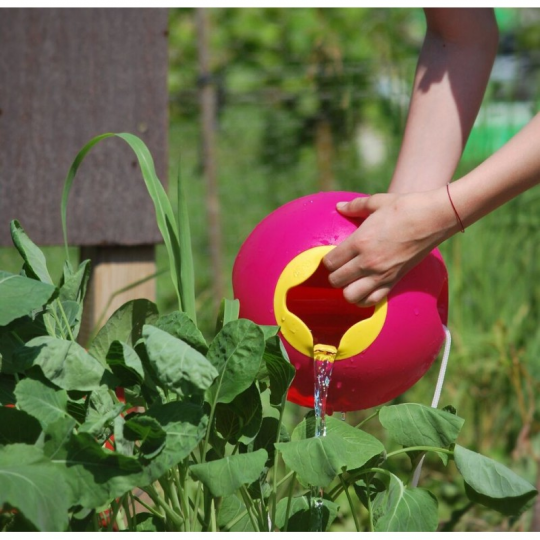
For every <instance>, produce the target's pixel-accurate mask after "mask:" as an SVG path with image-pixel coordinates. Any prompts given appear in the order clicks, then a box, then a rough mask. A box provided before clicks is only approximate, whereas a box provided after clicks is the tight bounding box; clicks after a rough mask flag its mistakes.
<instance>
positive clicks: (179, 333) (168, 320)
mask: <svg viewBox="0 0 540 540" xmlns="http://www.w3.org/2000/svg"><path fill="white" fill-rule="evenodd" d="M155 326H156V327H157V328H159V329H160V330H163V331H164V332H167V333H169V334H171V336H174V337H175V338H178V339H181V340H182V341H185V342H186V343H187V344H188V345H190V346H191V347H193V348H194V349H195V350H197V351H199V352H200V353H201V354H203V355H206V353H207V352H208V344H207V343H206V340H205V339H204V336H203V335H202V333H201V331H200V330H199V329H198V328H197V326H196V325H195V323H194V322H193V321H192V320H191V319H190V318H189V317H188V315H187V314H186V313H184V312H182V311H174V312H173V313H169V314H168V315H165V316H164V317H160V319H159V320H158V321H157V322H156V324H155Z"/></svg>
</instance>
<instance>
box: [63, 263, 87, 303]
mask: <svg viewBox="0 0 540 540" xmlns="http://www.w3.org/2000/svg"><path fill="white" fill-rule="evenodd" d="M90 271H91V263H90V260H88V259H87V260H86V261H83V262H81V264H79V266H78V268H77V270H75V272H74V271H73V269H72V267H71V264H70V262H69V261H66V262H65V263H64V270H63V274H62V281H61V283H60V300H64V301H65V300H71V301H73V302H77V303H79V304H82V302H83V300H84V297H85V296H86V289H87V286H88V280H89V279H90Z"/></svg>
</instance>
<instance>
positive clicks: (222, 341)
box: [207, 319, 264, 403]
mask: <svg viewBox="0 0 540 540" xmlns="http://www.w3.org/2000/svg"><path fill="white" fill-rule="evenodd" d="M263 352H264V335H263V333H262V330H261V329H260V328H259V327H258V326H257V325H256V324H254V323H252V322H251V321H248V320H247V319H239V320H237V321H233V322H230V323H228V324H226V325H225V326H224V327H223V329H222V330H221V332H220V333H219V334H218V335H217V336H216V337H215V338H214V340H213V341H212V343H211V344H210V349H209V350H208V360H209V361H210V362H211V363H212V364H213V365H214V367H215V368H216V369H217V371H218V372H219V375H218V378H217V379H216V381H215V382H214V384H213V385H212V387H211V388H210V390H209V392H208V393H207V398H208V401H209V402H210V403H214V402H216V403H230V402H231V401H232V400H233V399H234V398H235V397H236V396H237V395H238V394H241V393H242V392H244V391H245V390H247V389H248V388H249V387H250V386H251V385H252V383H253V381H254V380H255V376H256V375H257V372H258V371H259V366H260V364H261V360H262V355H263Z"/></svg>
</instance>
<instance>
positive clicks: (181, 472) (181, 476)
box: [175, 464, 191, 532]
mask: <svg viewBox="0 0 540 540" xmlns="http://www.w3.org/2000/svg"><path fill="white" fill-rule="evenodd" d="M177 472H178V477H177V476H176V475H175V481H176V489H177V490H178V494H179V495H180V504H181V507H182V513H183V514H184V517H185V519H186V532H191V527H190V523H189V520H190V518H191V516H190V510H189V502H188V500H187V493H186V474H185V469H184V467H183V466H182V465H180V464H179V465H178V469H177Z"/></svg>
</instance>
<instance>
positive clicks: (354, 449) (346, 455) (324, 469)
mask: <svg viewBox="0 0 540 540" xmlns="http://www.w3.org/2000/svg"><path fill="white" fill-rule="evenodd" d="M306 425H308V424H307V423H306V421H305V420H304V422H303V423H302V424H300V426H299V427H298V428H297V429H298V431H297V430H295V433H293V440H292V441H291V442H288V443H279V444H277V445H276V447H277V449H278V450H279V451H280V452H282V454H283V460H284V461H285V463H286V464H287V466H288V467H289V468H290V469H292V470H293V471H295V472H296V473H297V474H298V479H299V480H300V482H301V483H303V484H305V485H311V486H321V487H326V486H328V485H329V484H330V483H331V482H332V480H333V479H334V478H335V477H336V475H338V474H339V473H341V472H343V471H345V470H353V469H359V468H360V467H362V466H364V465H365V464H366V463H367V462H368V461H369V460H371V459H372V458H374V457H376V456H379V455H381V454H382V453H383V452H384V447H383V445H382V444H381V443H380V442H379V441H378V440H377V439H376V438H375V437H373V436H371V435H369V434H367V433H365V432H364V431H361V430H360V429H356V428H354V427H352V426H349V425H348V424H347V423H345V422H343V421H341V420H338V419H336V418H332V417H329V418H327V435H326V436H325V437H312V438H308V439H301V438H300V437H301V434H302V433H305V432H306V429H307V428H306ZM302 426H303V427H302Z"/></svg>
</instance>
